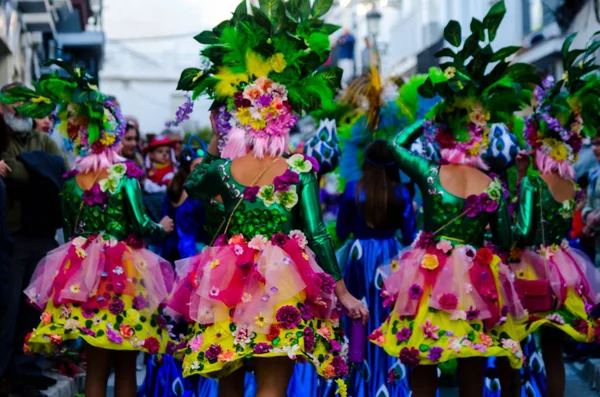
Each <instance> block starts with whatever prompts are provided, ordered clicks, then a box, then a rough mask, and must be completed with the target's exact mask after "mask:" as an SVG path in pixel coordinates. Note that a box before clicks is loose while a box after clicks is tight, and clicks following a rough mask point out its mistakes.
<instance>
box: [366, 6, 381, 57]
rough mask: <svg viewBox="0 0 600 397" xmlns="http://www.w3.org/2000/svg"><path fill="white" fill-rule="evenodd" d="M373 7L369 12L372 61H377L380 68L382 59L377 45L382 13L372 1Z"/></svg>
mask: <svg viewBox="0 0 600 397" xmlns="http://www.w3.org/2000/svg"><path fill="white" fill-rule="evenodd" d="M372 4H373V7H372V8H371V10H370V11H369V12H368V13H367V33H368V36H369V39H370V40H371V45H372V47H373V48H372V55H373V56H372V57H371V59H372V61H371V62H373V61H374V62H375V65H376V67H377V68H379V66H380V60H379V50H378V47H377V36H379V30H380V27H381V13H380V12H379V11H377V8H375V3H372Z"/></svg>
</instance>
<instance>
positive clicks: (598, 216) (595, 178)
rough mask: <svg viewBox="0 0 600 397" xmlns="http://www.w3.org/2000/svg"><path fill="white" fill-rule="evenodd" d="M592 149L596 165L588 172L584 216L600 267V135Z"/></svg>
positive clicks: (596, 261) (597, 263) (593, 142)
mask: <svg viewBox="0 0 600 397" xmlns="http://www.w3.org/2000/svg"><path fill="white" fill-rule="evenodd" d="M592 150H593V153H594V156H595V157H596V166H595V167H594V168H592V170H591V171H590V172H589V174H588V181H589V184H588V191H587V200H586V203H585V207H584V208H583V212H582V217H583V223H585V228H584V232H585V233H586V234H589V235H591V236H593V237H594V248H595V258H594V262H595V264H596V267H600V233H598V229H600V136H596V137H594V138H593V139H592Z"/></svg>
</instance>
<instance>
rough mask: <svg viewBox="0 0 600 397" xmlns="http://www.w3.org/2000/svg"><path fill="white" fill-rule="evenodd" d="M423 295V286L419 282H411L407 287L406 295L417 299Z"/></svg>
mask: <svg viewBox="0 0 600 397" xmlns="http://www.w3.org/2000/svg"><path fill="white" fill-rule="evenodd" d="M421 295H423V288H421V286H420V285H419V284H413V285H411V286H410V288H409V289H408V296H410V299H415V300H416V299H419V298H420V297H421Z"/></svg>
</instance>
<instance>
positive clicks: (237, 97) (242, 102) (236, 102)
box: [233, 91, 252, 109]
mask: <svg viewBox="0 0 600 397" xmlns="http://www.w3.org/2000/svg"><path fill="white" fill-rule="evenodd" d="M233 106H235V107H236V108H238V109H239V108H249V107H250V106H252V102H250V100H249V99H246V98H244V94H243V93H242V92H241V91H238V92H236V93H235V94H234V95H233Z"/></svg>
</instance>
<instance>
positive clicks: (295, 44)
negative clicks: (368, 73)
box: [171, 2, 368, 396]
mask: <svg viewBox="0 0 600 397" xmlns="http://www.w3.org/2000/svg"><path fill="white" fill-rule="evenodd" d="M278 7H279V8H280V11H283V13H276V12H274V10H269V9H268V7H263V9H264V11H265V12H266V13H265V12H263V11H262V10H261V9H258V8H254V9H253V13H252V15H250V14H248V13H247V9H246V3H245V2H242V3H241V4H240V6H239V7H238V8H237V9H236V11H235V12H234V15H233V18H232V19H231V20H229V21H226V22H225V23H221V24H220V25H219V26H218V27H217V28H216V29H214V30H213V31H208V32H203V33H201V34H200V35H198V36H197V38H198V39H199V40H200V41H206V43H207V44H213V45H209V46H208V47H206V48H205V49H204V50H203V51H202V53H203V55H204V56H207V57H208V58H209V59H210V61H211V62H210V64H208V67H207V68H206V69H205V70H199V69H192V70H190V69H187V70H185V71H184V72H183V74H182V77H181V80H180V84H179V88H180V89H184V90H194V92H195V94H198V95H199V94H203V93H208V94H209V95H210V96H211V97H212V98H214V99H215V100H216V103H215V104H214V105H213V109H217V108H218V106H219V105H220V104H226V105H227V106H228V108H229V110H230V111H231V112H232V114H233V115H234V124H235V126H234V127H233V128H232V130H231V131H230V132H229V133H228V134H227V143H226V145H225V146H224V148H223V153H222V156H223V159H219V158H218V156H219V154H220V153H219V151H218V140H219V136H214V137H213V140H212V141H211V144H210V146H209V149H208V153H207V155H206V157H205V158H204V161H203V163H202V164H201V165H200V166H199V167H197V168H196V169H195V170H194V172H192V174H191V175H190V177H189V179H188V182H187V183H186V190H187V192H188V194H189V195H190V197H192V198H194V199H199V200H208V199H210V198H212V197H215V196H219V195H220V196H221V198H222V200H223V204H224V207H225V211H226V216H225V219H224V222H223V225H222V227H221V228H220V230H219V232H218V238H217V239H216V241H215V242H214V244H212V247H210V248H207V249H205V250H204V251H203V252H202V253H201V254H200V255H198V256H196V257H194V258H192V259H190V260H187V261H181V262H179V263H178V264H177V266H178V274H179V277H180V280H179V282H178V284H177V287H176V288H175V290H174V292H173V299H172V300H171V307H173V308H174V309H176V310H177V311H178V312H180V313H182V314H184V315H185V317H186V318H187V319H188V320H189V321H191V322H192V324H191V328H192V329H191V332H190V333H189V335H188V337H189V342H188V347H187V349H185V351H184V352H185V357H184V363H183V370H184V375H187V376H189V375H193V374H200V375H204V376H209V377H217V378H221V379H222V382H220V385H219V386H220V392H221V393H222V394H223V395H241V394H243V388H244V385H243V377H244V372H243V371H240V369H241V368H242V367H243V364H244V362H247V361H250V362H251V364H252V366H253V370H254V373H255V376H256V379H257V395H258V396H267V395H285V392H286V388H287V386H288V381H289V379H290V376H291V375H292V371H293V363H294V361H295V360H296V359H298V358H300V357H303V358H305V359H306V360H307V361H310V362H311V363H313V364H314V365H315V367H316V368H317V370H318V372H319V374H320V375H322V376H324V377H327V378H343V377H345V376H346V375H347V373H348V366H347V364H346V358H345V357H346V354H347V347H346V343H345V340H344V338H343V335H342V332H341V329H340V326H341V325H340V322H339V318H338V317H339V311H338V310H337V307H338V306H337V304H338V301H339V303H340V304H341V305H340V306H343V307H344V308H345V309H346V310H347V312H348V314H349V315H350V316H351V317H352V318H354V319H362V320H364V321H366V320H367V317H368V310H367V308H366V307H365V306H364V305H363V304H362V303H361V302H360V301H359V300H357V299H356V298H354V297H353V296H351V295H350V294H349V293H348V291H347V289H346V286H345V283H344V281H343V280H342V279H341V273H340V270H339V268H338V266H337V262H336V260H335V254H334V251H333V245H332V243H331V238H330V236H329V235H328V234H327V231H326V229H325V226H324V224H323V221H322V216H321V209H320V205H319V192H318V184H317V178H316V175H315V171H317V168H318V165H317V163H316V161H315V160H314V159H312V158H310V157H307V156H304V155H302V154H297V155H293V156H290V157H289V158H284V157H282V156H283V155H284V154H285V152H286V151H287V149H288V147H289V131H290V129H291V128H292V127H293V126H294V124H295V123H296V120H297V117H298V116H297V114H298V112H300V111H301V110H303V109H304V110H311V108H312V107H314V106H324V107H331V106H333V94H334V89H335V88H336V87H335V84H336V83H337V82H338V81H339V79H338V78H337V77H339V76H336V71H332V70H323V71H320V72H316V73H315V71H316V70H317V69H318V68H319V66H320V65H321V64H322V63H323V62H325V60H326V59H327V56H328V54H329V38H328V34H329V33H331V32H330V31H329V28H328V27H327V25H323V24H322V21H321V20H319V19H318V18H319V17H320V16H322V15H323V14H324V13H325V12H326V11H327V9H326V8H323V7H322V3H315V8H314V9H312V10H311V12H306V10H305V9H302V8H299V7H295V6H294V5H293V4H291V3H289V2H279V3H278ZM277 15H286V16H285V17H284V19H283V20H281V21H279V20H277ZM290 17H291V18H295V19H294V20H295V21H297V23H296V22H294V23H292V24H290V23H288V21H289V20H290ZM295 37H304V38H305V39H304V40H297V39H296V38H295ZM214 43H218V44H214ZM213 119H214V114H213ZM309 247H310V248H309ZM338 380H339V382H338V384H339V385H340V387H341V388H342V390H343V389H344V388H345V384H344V382H343V381H342V380H341V379H338Z"/></svg>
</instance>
